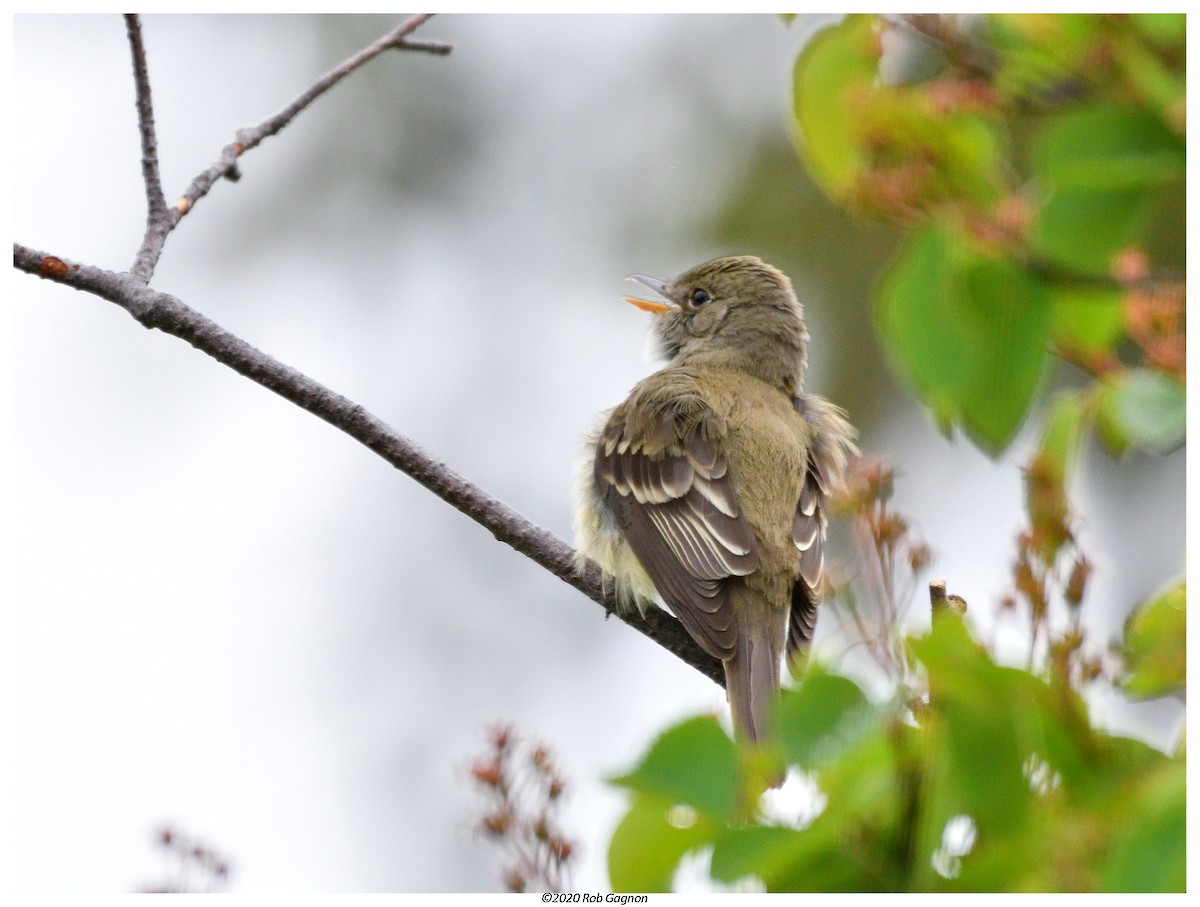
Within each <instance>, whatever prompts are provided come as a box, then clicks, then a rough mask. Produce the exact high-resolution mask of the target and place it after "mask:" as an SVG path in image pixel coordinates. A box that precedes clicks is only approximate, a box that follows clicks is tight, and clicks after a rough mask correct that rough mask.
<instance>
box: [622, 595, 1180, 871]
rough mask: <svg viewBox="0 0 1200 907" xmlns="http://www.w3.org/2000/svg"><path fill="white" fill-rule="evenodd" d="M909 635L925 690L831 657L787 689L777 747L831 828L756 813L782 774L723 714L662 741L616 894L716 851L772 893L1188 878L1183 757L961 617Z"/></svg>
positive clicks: (639, 773) (625, 832) (647, 761)
mask: <svg viewBox="0 0 1200 907" xmlns="http://www.w3.org/2000/svg"><path fill="white" fill-rule="evenodd" d="M1159 641H1160V642H1161V641H1162V640H1161V639H1160V640H1159ZM908 646H909V649H910V652H911V657H912V658H913V660H914V662H915V663H916V664H918V665H919V666H920V668H921V670H922V671H923V673H924V675H925V678H926V684H927V687H926V689H927V696H926V697H925V698H923V699H921V698H918V699H916V700H914V699H912V698H910V697H905V696H898V697H896V698H895V699H893V700H892V701H889V702H886V703H883V704H881V705H876V704H872V703H871V702H870V701H868V699H867V698H866V696H865V695H864V694H863V693H862V691H861V690H860V689H859V688H858V687H857V686H856V685H855V684H854V683H853V682H852V681H850V680H848V679H846V678H844V677H839V676H838V675H836V674H832V673H829V672H828V671H827V670H826V669H825V668H824V667H822V666H820V665H816V664H814V665H812V666H811V667H810V668H809V670H808V671H807V673H806V676H805V677H804V680H803V682H802V683H801V684H800V685H799V686H798V687H796V688H795V689H792V690H788V691H785V693H784V696H783V699H782V702H781V707H780V708H781V719H780V732H779V740H778V744H777V748H776V751H775V752H774V753H773V754H772V755H773V757H774V758H776V759H781V760H783V761H785V762H786V764H787V765H788V766H789V767H790V768H791V769H793V770H794V771H798V772H804V773H807V774H808V776H809V777H810V778H812V779H814V780H815V782H816V783H817V784H818V785H819V788H820V791H821V793H822V794H823V796H824V798H825V804H826V805H825V807H824V809H822V810H821V811H820V812H819V814H817V816H816V817H815V818H813V819H811V820H808V821H800V822H788V821H781V820H780V819H779V818H778V817H777V816H773V815H771V813H770V811H769V810H768V809H760V810H758V811H757V812H754V813H752V814H750V815H749V816H748V815H747V812H746V809H745V807H744V805H743V804H744V803H745V802H746V799H747V797H748V790H747V779H748V778H749V779H753V778H755V777H759V778H763V777H767V774H766V773H762V772H759V773H753V772H746V771H744V770H742V771H739V765H742V766H744V765H745V764H746V763H747V762H748V761H751V760H753V759H755V758H756V757H757V758H760V759H761V754H752V753H739V752H738V749H737V747H736V745H735V744H734V742H733V741H732V740H730V739H729V738H728V737H727V736H726V735H725V733H724V732H723V731H722V730H721V728H720V726H719V724H718V723H717V721H716V719H715V718H711V717H708V718H694V719H691V720H689V721H686V722H684V723H683V724H680V725H678V726H676V727H673V728H671V729H669V730H668V731H666V732H665V733H664V734H662V736H660V737H659V738H658V739H657V740H656V741H655V742H654V743H653V745H652V746H651V747H650V750H649V752H648V753H647V754H646V756H645V757H644V759H643V760H642V762H641V763H640V764H639V765H638V766H637V767H636V768H634V769H633V771H631V772H629V773H628V774H626V775H624V776H622V777H620V778H618V779H616V783H618V784H620V785H622V786H624V787H625V788H627V789H628V790H629V791H630V793H631V795H632V805H631V807H630V810H629V812H628V813H627V814H626V816H625V818H624V820H623V821H622V822H621V823H620V825H619V826H618V828H617V830H616V832H615V833H614V836H613V840H612V845H611V848H610V850H609V874H610V879H611V881H612V885H613V887H614V889H615V890H618V891H666V890H669V888H670V886H671V881H672V878H673V875H674V873H675V871H676V869H677V868H678V865H679V862H680V860H681V859H682V858H683V856H684V855H685V854H687V853H689V852H695V851H704V850H711V855H712V857H711V873H712V876H713V878H714V880H716V881H717V882H721V883H726V884H730V885H733V884H737V883H741V884H743V885H745V883H746V882H747V881H748V879H753V880H755V881H756V882H757V883H758V884H760V885H761V886H762V887H765V888H766V890H768V891H772V892H775V891H1182V890H1183V888H1184V881H1185V848H1184V822H1185V762H1184V757H1183V754H1182V753H1180V754H1178V755H1175V756H1168V755H1164V754H1163V753H1160V752H1158V751H1157V750H1155V749H1153V748H1152V747H1149V746H1147V745H1146V744H1143V743H1140V742H1139V741H1136V740H1133V739H1130V738H1126V737H1119V736H1113V735H1109V734H1106V733H1104V732H1103V731H1101V730H1098V729H1096V728H1094V727H1092V726H1091V725H1090V724H1089V722H1088V719H1087V712H1086V708H1085V706H1084V703H1083V701H1082V699H1081V698H1080V696H1079V694H1078V693H1077V692H1076V691H1075V690H1074V689H1072V687H1071V686H1070V685H1069V684H1067V683H1065V682H1063V679H1062V678H1060V677H1058V676H1051V677H1050V678H1049V679H1042V678H1039V677H1037V676H1035V675H1033V674H1031V673H1028V672H1026V671H1022V670H1017V669H1015V668H1008V667H1002V666H1000V665H997V664H996V663H995V662H994V661H993V660H992V658H991V657H990V656H989V654H988V653H987V651H986V650H985V649H984V648H983V647H981V646H980V645H979V644H978V643H976V642H975V641H974V640H973V639H972V638H971V637H970V635H969V633H968V631H967V629H966V627H965V624H964V623H963V621H962V619H961V618H960V617H959V616H958V615H956V614H954V613H953V612H950V611H946V612H945V613H939V614H937V615H935V617H934V620H933V628H932V631H931V632H930V633H929V634H928V635H926V636H924V637H921V638H919V639H912V640H909V641H908ZM750 784H751V785H752V786H751V787H750V789H749V791H750V792H753V793H758V792H761V791H762V790H763V787H764V784H763V783H762V781H759V782H758V783H757V785H756V786H753V782H750ZM770 796H771V794H769V793H768V794H766V795H764V797H763V798H762V799H761V800H760V803H762V802H766V801H767V800H768V798H769V797H770Z"/></svg>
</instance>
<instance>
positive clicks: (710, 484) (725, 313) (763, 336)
mask: <svg viewBox="0 0 1200 907" xmlns="http://www.w3.org/2000/svg"><path fill="white" fill-rule="evenodd" d="M634 279H636V280H638V281H640V282H642V283H643V284H645V285H647V286H649V287H651V288H652V289H654V290H655V291H657V292H658V293H660V294H661V295H662V296H663V297H664V298H665V299H666V300H667V302H668V303H669V304H664V303H656V302H648V301H645V300H635V299H630V300H629V301H630V302H632V303H634V304H635V305H638V306H639V307H640V308H643V309H646V310H648V311H651V312H653V313H654V314H655V320H654V324H653V328H652V330H653V336H654V339H655V341H656V344H657V346H658V349H659V351H660V352H661V353H662V354H663V356H664V357H665V358H666V359H667V360H668V364H667V366H666V367H665V368H663V369H662V370H660V371H658V372H655V373H654V374H653V375H651V376H649V377H648V378H646V379H645V380H643V381H642V382H640V383H639V384H638V385H637V386H636V387H634V389H633V390H632V391H631V392H630V394H629V397H628V398H627V399H626V400H625V402H624V403H622V404H620V405H619V406H617V407H616V408H614V409H613V410H612V411H611V412H609V413H606V414H605V415H604V417H603V421H602V423H601V425H600V426H599V427H598V429H597V431H596V432H594V433H593V434H592V435H591V436H590V437H589V438H588V449H589V462H588V463H587V465H586V466H585V468H584V469H582V470H581V472H580V476H579V483H578V487H577V493H576V497H577V501H576V504H577V506H576V544H577V548H578V552H579V558H580V561H581V563H582V562H584V561H593V562H595V563H597V564H598V565H599V566H600V567H601V569H602V570H603V571H604V573H605V575H606V576H607V577H608V578H610V579H611V580H612V581H613V582H614V583H615V585H616V588H617V591H618V596H619V598H620V599H621V600H622V602H623V603H624V604H625V605H627V606H628V605H632V606H636V607H638V608H644V607H645V605H646V602H647V601H648V600H653V599H654V598H655V597H656V595H657V597H659V598H661V599H662V601H663V602H664V603H665V604H666V605H667V607H668V608H670V610H671V611H672V613H674V614H675V616H676V617H678V618H679V620H680V621H681V622H682V623H683V625H684V627H685V628H686V629H687V630H688V632H689V633H690V634H691V635H692V637H693V638H694V639H695V640H696V642H697V643H698V644H699V645H700V646H701V647H702V648H703V649H704V650H705V651H706V652H708V653H709V654H711V655H713V656H714V657H716V658H720V659H721V660H722V661H723V662H724V665H725V674H726V686H727V689H728V692H729V701H730V705H731V708H732V711H733V720H734V728H735V731H736V733H737V734H738V735H739V736H741V737H746V738H748V739H751V740H761V739H762V738H763V737H764V735H766V734H767V733H769V728H768V722H769V716H770V712H771V703H772V701H773V699H774V697H775V696H776V695H777V691H778V688H779V676H780V661H781V659H782V656H783V652H784V649H785V648H787V649H788V650H789V651H796V650H799V649H802V648H803V647H805V646H806V645H807V643H808V642H809V641H810V640H811V638H812V632H813V627H814V625H815V620H816V606H817V600H818V597H819V595H820V589H821V585H822V567H823V553H822V549H823V545H824V539H825V523H826V516H825V510H826V502H827V499H828V495H829V493H830V492H831V491H832V490H833V488H834V487H835V486H836V484H837V483H839V482H840V481H841V477H842V473H843V470H844V468H845V463H846V458H847V456H848V455H849V454H850V453H851V452H853V451H854V445H853V436H854V432H853V429H852V428H851V427H850V425H849V424H848V423H847V422H846V420H845V419H844V417H843V414H842V412H841V411H840V410H839V409H837V408H836V407H834V406H832V405H831V404H829V403H827V402H826V401H824V400H822V399H821V398H819V397H815V396H813V395H808V394H804V393H803V390H802V387H803V381H804V367H805V350H806V345H807V341H808V332H807V330H806V328H805V326H804V319H803V312H802V309H801V306H800V303H799V302H798V301H797V299H796V296H795V294H794V293H793V292H792V287H791V282H790V281H789V280H788V279H787V277H785V276H784V275H783V274H782V273H780V272H779V271H778V270H776V269H775V268H773V267H771V266H770V265H768V264H766V263H764V262H762V261H761V260H759V259H757V258H753V257H750V256H737V257H731V258H719V259H716V260H714V261H710V262H706V263H705V264H702V265H699V266H697V267H695V268H693V269H691V270H690V271H687V272H686V273H684V274H682V275H680V276H679V277H677V278H675V279H674V280H672V281H670V282H665V281H659V280H655V279H653V278H647V277H640V276H635V277H634Z"/></svg>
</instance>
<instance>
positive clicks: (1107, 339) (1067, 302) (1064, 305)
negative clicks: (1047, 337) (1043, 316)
mask: <svg viewBox="0 0 1200 907" xmlns="http://www.w3.org/2000/svg"><path fill="white" fill-rule="evenodd" d="M1123 298H1124V297H1123V295H1122V293H1121V291H1120V290H1117V289H1115V288H1108V287H1076V286H1070V287H1067V286H1052V287H1051V288H1050V318H1051V327H1050V331H1051V334H1052V335H1053V337H1054V342H1055V343H1056V344H1057V345H1058V346H1059V347H1062V348H1064V349H1067V350H1070V351H1073V352H1075V353H1077V354H1081V355H1083V356H1100V355H1104V354H1107V353H1111V352H1112V351H1113V350H1114V349H1115V348H1116V345H1117V344H1118V343H1119V342H1120V340H1121V338H1122V337H1124V335H1125V309H1124V303H1123Z"/></svg>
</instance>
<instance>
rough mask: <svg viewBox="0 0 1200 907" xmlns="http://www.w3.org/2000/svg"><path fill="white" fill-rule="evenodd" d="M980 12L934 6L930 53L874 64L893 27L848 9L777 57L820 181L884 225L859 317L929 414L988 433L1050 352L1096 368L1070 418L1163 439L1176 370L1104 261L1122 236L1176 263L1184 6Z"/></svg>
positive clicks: (1110, 436)
mask: <svg viewBox="0 0 1200 907" xmlns="http://www.w3.org/2000/svg"><path fill="white" fill-rule="evenodd" d="M926 18H929V17H926ZM983 21H984V25H983V27H982V28H979V29H975V30H970V29H966V28H963V27H957V28H958V30H955V28H956V27H951V26H947V25H946V23H944V22H943V25H942V32H941V33H937V32H934V34H933V37H929V36H926V38H925V43H926V44H929V45H936V44H940V45H941V48H940V51H939V52H938V53H933V54H932V56H933V57H934V63H933V66H932V68H931V67H929V66H925V67H923V68H922V69H921V71H920V72H919V73H915V74H913V75H912V76H911V77H910V78H909V79H907V80H906V79H904V78H892V79H891V81H890V82H889V81H885V80H884V79H883V78H881V75H880V59H881V56H882V53H883V47H884V44H883V41H882V39H881V35H882V34H883V33H884V32H885V31H887V30H888V29H891V30H892V33H896V31H897V29H896V26H894V25H888V24H887V23H885V22H884V21H883V20H882V19H881V18H879V17H876V16H867V15H854V16H849V17H847V18H846V19H844V20H842V21H841V22H840V23H838V24H837V25H834V26H832V27H830V28H827V29H825V30H824V31H822V32H821V33H819V34H818V35H817V36H815V37H814V38H813V39H812V40H811V41H810V42H809V43H808V44H807V45H806V47H805V48H804V50H803V52H802V53H801V54H800V55H799V57H798V59H797V61H796V65H795V69H794V79H793V114H794V117H793V124H794V130H795V137H796V142H797V145H798V147H799V149H800V152H801V156H802V157H803V158H804V160H805V162H806V163H807V165H808V167H809V170H810V172H811V173H812V175H813V177H814V179H815V180H816V181H817V183H818V184H819V185H820V186H821V187H822V188H823V189H824V191H825V192H826V193H827V194H828V195H829V197H830V198H832V199H833V200H835V201H836V202H838V203H839V204H841V205H843V206H845V207H847V208H849V209H851V210H853V211H856V212H858V213H860V214H865V215H867V216H869V217H873V218H882V219H884V220H886V221H888V222H890V223H892V224H894V225H896V226H898V227H900V228H901V229H902V230H903V231H904V233H905V240H904V243H903V247H902V248H901V250H900V253H899V255H898V256H897V258H896V260H895V262H894V263H893V264H892V266H891V267H890V268H889V269H888V271H887V273H886V274H885V275H884V276H883V279H882V280H881V281H880V284H879V289H878V293H877V297H876V325H877V329H878V333H879V335H880V337H881V339H882V340H883V343H884V345H885V347H886V348H887V350H888V353H889V356H890V359H891V362H892V364H893V366H894V368H895V370H896V371H897V372H898V373H899V374H900V375H901V376H902V377H903V378H904V379H905V381H906V382H907V383H908V384H909V385H910V386H911V387H912V389H913V390H914V391H915V392H916V394H917V395H918V396H919V397H920V399H921V400H922V401H924V403H925V404H926V405H927V406H928V407H929V409H930V411H931V412H932V414H933V416H934V418H935V419H936V421H937V423H938V424H939V426H941V427H942V429H943V430H944V431H947V432H948V431H950V430H951V429H952V428H954V427H959V428H961V429H963V430H964V431H965V432H966V434H967V435H968V436H969V437H970V438H971V439H972V440H974V441H975V442H976V443H977V444H978V445H979V446H980V447H982V448H983V449H984V450H986V451H988V452H991V453H998V452H1000V451H1002V450H1004V449H1005V448H1006V447H1007V445H1008V444H1009V443H1010V441H1011V440H1012V438H1013V437H1014V436H1015V434H1016V432H1017V430H1018V429H1019V428H1020V426H1021V424H1022V422H1023V421H1024V419H1025V418H1026V417H1027V416H1028V414H1029V413H1030V412H1031V411H1032V410H1033V409H1034V408H1035V405H1036V403H1037V400H1038V395H1039V390H1040V389H1041V388H1043V387H1044V386H1046V385H1047V383H1048V379H1049V377H1050V376H1051V374H1052V372H1053V367H1054V361H1053V359H1052V358H1051V357H1050V356H1049V355H1048V354H1049V353H1050V352H1051V351H1052V350H1053V351H1057V352H1058V353H1059V354H1060V355H1061V356H1062V357H1064V358H1067V359H1069V360H1070V361H1073V362H1075V363H1076V364H1082V365H1083V366H1084V367H1085V368H1087V369H1089V370H1091V371H1093V373H1094V374H1096V375H1097V376H1098V377H1100V378H1102V379H1103V382H1102V383H1103V387H1102V388H1098V389H1097V390H1095V391H1094V393H1095V394H1096V396H1097V397H1098V398H1100V399H1099V400H1098V401H1097V403H1096V404H1095V405H1094V406H1091V407H1089V408H1088V410H1087V415H1088V416H1089V417H1091V418H1093V419H1094V420H1095V421H1096V422H1097V428H1098V434H1099V437H1100V439H1101V440H1102V441H1104V443H1105V444H1107V445H1108V446H1109V447H1110V449H1111V450H1113V451H1114V452H1115V453H1122V452H1124V451H1125V450H1126V449H1127V448H1129V447H1138V448H1143V449H1146V450H1150V451H1161V450H1164V449H1169V448H1170V446H1171V445H1172V444H1177V443H1179V442H1180V441H1181V440H1182V421H1183V418H1182V400H1183V396H1184V388H1183V383H1182V380H1181V377H1182V372H1181V371H1180V372H1179V373H1177V374H1166V373H1165V372H1167V371H1169V370H1168V369H1165V368H1164V367H1163V365H1162V363H1161V361H1159V360H1154V359H1153V357H1152V356H1150V355H1149V354H1147V355H1146V356H1144V357H1142V356H1139V351H1138V349H1137V343H1136V342H1131V339H1132V340H1134V341H1137V339H1138V338H1131V336H1130V332H1129V331H1128V330H1127V327H1126V312H1125V309H1126V306H1127V304H1128V302H1129V298H1130V295H1131V293H1133V292H1134V290H1135V286H1134V284H1135V283H1136V281H1137V279H1138V278H1137V276H1136V275H1134V276H1130V275H1124V276H1122V275H1121V274H1119V273H1116V272H1119V271H1120V267H1119V265H1120V260H1121V259H1120V256H1122V255H1125V254H1127V253H1129V252H1131V251H1132V252H1135V253H1136V254H1137V255H1145V256H1147V257H1148V258H1149V259H1150V261H1151V263H1152V264H1153V265H1155V266H1156V267H1160V268H1163V267H1165V268H1166V269H1167V270H1168V271H1169V270H1170V269H1171V268H1175V267H1177V266H1180V265H1181V264H1182V255H1181V253H1182V248H1183V234H1184V221H1183V209H1182V199H1183V194H1184V181H1185V169H1186V156H1185V135H1184V106H1185V88H1186V83H1185V77H1184V41H1185V35H1184V20H1183V17H1182V16H1174V15H1162V16H1154V15H1131V16H1102V15H994V16H990V17H987V18H986V20H983ZM900 31H902V30H900ZM1114 273H1116V276H1114ZM1141 358H1145V359H1146V360H1147V362H1146V364H1145V365H1143V363H1142V362H1140V361H1138V360H1139V359H1141ZM1127 360H1133V361H1127ZM1178 368H1179V369H1182V365H1181V364H1180V365H1179V366H1178ZM1147 372H1149V373H1154V377H1153V378H1150V377H1147Z"/></svg>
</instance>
